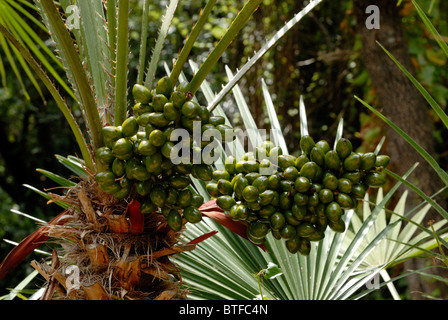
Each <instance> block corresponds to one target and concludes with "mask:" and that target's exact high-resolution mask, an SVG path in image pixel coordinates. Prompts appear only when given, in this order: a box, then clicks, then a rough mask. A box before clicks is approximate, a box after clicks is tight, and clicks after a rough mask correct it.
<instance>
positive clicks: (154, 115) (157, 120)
mask: <svg viewBox="0 0 448 320" xmlns="http://www.w3.org/2000/svg"><path fill="white" fill-rule="evenodd" d="M148 122H149V123H150V124H151V125H153V126H155V127H157V128H164V127H166V126H167V125H168V124H169V123H170V120H168V119H167V118H165V115H164V114H163V112H151V113H150V114H149V115H148Z"/></svg>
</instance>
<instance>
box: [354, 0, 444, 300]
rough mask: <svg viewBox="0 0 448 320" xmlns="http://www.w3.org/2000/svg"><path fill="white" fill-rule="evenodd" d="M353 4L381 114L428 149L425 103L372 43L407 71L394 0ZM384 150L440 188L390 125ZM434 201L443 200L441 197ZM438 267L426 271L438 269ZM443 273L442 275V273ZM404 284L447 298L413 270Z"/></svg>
mask: <svg viewBox="0 0 448 320" xmlns="http://www.w3.org/2000/svg"><path fill="white" fill-rule="evenodd" d="M353 4H354V9H355V15H356V18H357V29H358V32H359V33H360V35H361V38H362V43H363V59H364V64H365V66H366V68H367V69H368V72H369V74H370V78H371V80H372V85H373V88H374V90H375V92H376V94H377V97H378V101H379V104H380V105H379V107H380V108H381V111H382V113H383V114H384V115H385V116H386V117H388V118H389V119H390V120H392V121H393V122H394V123H396V124H397V125H398V126H399V127H400V128H402V129H403V130H404V131H405V132H407V133H408V134H409V135H410V136H411V137H412V138H413V139H415V140H416V141H417V142H418V143H419V144H420V145H421V146H422V147H423V148H425V149H426V150H427V151H428V152H429V153H431V154H433V153H434V139H433V135H432V125H431V122H430V119H429V117H428V110H429V109H428V104H427V102H426V101H425V100H424V98H423V97H422V96H421V94H420V93H419V92H418V90H417V89H416V88H415V87H414V86H413V84H412V83H411V82H410V81H409V80H408V78H407V77H406V76H405V75H404V74H403V73H402V72H401V70H400V69H399V68H398V67H397V66H396V65H395V64H394V62H393V61H392V60H391V59H390V58H389V57H388V56H387V55H386V54H385V52H384V51H383V50H382V49H381V48H380V47H379V46H378V45H377V43H376V42H377V41H378V42H379V43H381V44H382V45H383V46H384V47H385V48H386V49H387V50H388V51H389V52H391V53H392V55H393V56H394V57H395V58H396V59H397V60H398V61H400V62H401V64H403V65H404V67H405V68H406V69H407V70H409V71H410V72H411V73H412V72H413V65H412V62H411V56H410V54H409V50H408V45H407V41H406V37H405V34H404V31H403V25H402V22H401V17H400V14H399V8H398V7H397V3H396V1H390V0H355V1H353ZM369 5H376V6H377V7H378V8H379V10H380V28H379V29H371V30H370V29H368V28H367V27H366V19H367V18H368V17H369V15H370V14H368V13H366V8H367V7H368V6H369ZM386 152H387V153H388V154H389V155H390V156H391V159H392V161H391V168H392V170H393V171H394V172H396V173H397V174H400V175H403V174H404V173H405V172H406V171H407V170H409V169H410V168H411V166H412V165H414V164H415V163H416V162H419V163H420V164H419V166H418V167H417V169H416V170H415V171H414V173H413V174H412V177H411V178H410V179H409V180H410V181H412V182H414V183H416V184H417V185H418V186H419V187H420V188H421V189H422V190H423V191H424V192H425V193H426V194H427V195H432V194H434V193H435V192H437V191H438V190H440V188H441V186H442V185H441V182H440V179H439V177H438V176H437V174H436V173H435V171H434V170H433V169H432V168H431V167H430V166H429V165H428V164H427V163H426V162H425V161H424V159H423V158H422V157H421V156H420V155H419V154H418V153H417V151H415V149H413V148H412V147H411V146H410V145H409V144H408V143H407V142H406V141H405V140H404V139H403V138H401V137H400V136H399V135H398V134H397V133H396V132H395V131H394V130H393V129H391V128H388V132H387V151H386ZM403 190H404V189H402V190H401V191H403ZM409 196H410V197H408V206H409V208H412V207H413V206H414V205H415V203H416V202H418V201H420V199H419V198H418V196H416V195H415V194H414V193H413V192H412V191H410V193H409ZM440 201H441V202H443V199H442V200H440ZM431 219H432V220H440V217H439V215H438V214H437V213H436V212H430V213H429V214H428V216H427V218H426V219H425V221H424V222H423V223H427V222H428V221H429V220H431ZM428 263H430V261H428V259H413V260H410V261H408V262H406V263H405V264H404V267H405V269H406V270H416V269H419V268H422V267H423V266H424V265H426V264H428ZM434 269H436V268H434ZM439 269H440V268H437V270H433V271H432V272H433V273H438V274H440V270H439ZM444 276H445V277H446V276H447V275H446V272H445V275H444ZM408 287H409V291H410V294H411V298H412V299H424V296H423V295H422V293H426V294H429V295H431V294H433V292H434V290H435V289H438V290H440V298H443V299H447V298H448V288H447V286H446V285H443V284H442V283H441V282H440V281H437V282H430V281H427V280H423V279H422V278H421V277H420V276H416V275H415V276H411V277H408Z"/></svg>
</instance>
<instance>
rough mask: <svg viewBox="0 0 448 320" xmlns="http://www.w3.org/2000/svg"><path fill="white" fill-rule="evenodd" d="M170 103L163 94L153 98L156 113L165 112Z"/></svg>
mask: <svg viewBox="0 0 448 320" xmlns="http://www.w3.org/2000/svg"><path fill="white" fill-rule="evenodd" d="M168 102H169V100H168V98H167V97H166V96H165V95H163V94H156V95H154V97H152V107H153V108H154V111H155V112H163V107H164V106H165V104H167V103H168Z"/></svg>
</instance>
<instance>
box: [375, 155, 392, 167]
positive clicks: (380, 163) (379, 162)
mask: <svg viewBox="0 0 448 320" xmlns="http://www.w3.org/2000/svg"><path fill="white" fill-rule="evenodd" d="M389 163H390V157H389V156H386V155H379V156H377V157H376V161H375V166H376V167H383V168H386V167H387V166H388V165H389Z"/></svg>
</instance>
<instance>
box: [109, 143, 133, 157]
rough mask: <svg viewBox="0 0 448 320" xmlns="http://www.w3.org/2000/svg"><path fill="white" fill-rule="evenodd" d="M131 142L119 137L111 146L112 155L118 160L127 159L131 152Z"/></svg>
mask: <svg viewBox="0 0 448 320" xmlns="http://www.w3.org/2000/svg"><path fill="white" fill-rule="evenodd" d="M133 148H134V147H133V145H132V142H131V141H129V140H128V139H125V138H120V139H118V140H117V141H115V143H114V146H113V148H112V153H113V155H114V156H115V157H116V158H118V159H120V160H129V159H130V158H132V154H133Z"/></svg>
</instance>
